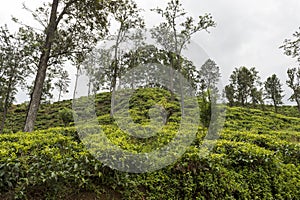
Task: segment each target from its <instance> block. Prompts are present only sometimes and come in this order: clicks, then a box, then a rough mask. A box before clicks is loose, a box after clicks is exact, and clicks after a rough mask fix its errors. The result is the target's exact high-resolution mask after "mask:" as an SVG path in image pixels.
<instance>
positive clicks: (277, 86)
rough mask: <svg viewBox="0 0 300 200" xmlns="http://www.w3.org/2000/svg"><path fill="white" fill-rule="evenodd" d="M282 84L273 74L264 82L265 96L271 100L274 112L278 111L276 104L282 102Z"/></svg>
mask: <svg viewBox="0 0 300 200" xmlns="http://www.w3.org/2000/svg"><path fill="white" fill-rule="evenodd" d="M281 87H282V85H281V83H280V80H279V78H277V76H276V75H275V74H273V75H272V76H270V77H269V78H268V79H267V81H266V82H265V90H266V98H268V99H271V100H272V101H273V104H274V107H275V112H278V108H277V107H278V105H280V104H282V98H283V95H282V92H283V90H282V89H281Z"/></svg>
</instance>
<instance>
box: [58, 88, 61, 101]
mask: <svg viewBox="0 0 300 200" xmlns="http://www.w3.org/2000/svg"><path fill="white" fill-rule="evenodd" d="M60 97H61V88H60V90H59V95H58V102H59V101H60Z"/></svg>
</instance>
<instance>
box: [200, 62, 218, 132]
mask: <svg viewBox="0 0 300 200" xmlns="http://www.w3.org/2000/svg"><path fill="white" fill-rule="evenodd" d="M220 77H221V74H220V70H219V67H218V66H217V64H216V63H215V61H213V60H211V59H208V60H207V61H206V62H205V63H204V64H203V65H202V66H201V68H200V69H199V71H198V79H199V80H200V81H199V92H198V93H199V94H200V96H201V97H202V98H201V99H202V101H201V103H200V110H201V120H202V124H203V125H204V126H205V127H209V124H210V121H211V114H212V113H211V112H212V110H211V109H212V104H215V103H216V101H217V98H218V82H219V79H220Z"/></svg>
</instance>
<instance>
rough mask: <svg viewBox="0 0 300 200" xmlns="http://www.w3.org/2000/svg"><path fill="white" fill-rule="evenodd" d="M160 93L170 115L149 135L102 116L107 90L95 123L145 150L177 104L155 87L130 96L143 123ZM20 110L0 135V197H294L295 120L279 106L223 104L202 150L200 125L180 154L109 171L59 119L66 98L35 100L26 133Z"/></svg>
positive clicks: (169, 132) (122, 143)
mask: <svg viewBox="0 0 300 200" xmlns="http://www.w3.org/2000/svg"><path fill="white" fill-rule="evenodd" d="M151 97H155V98H151ZM162 98H165V100H164V107H165V109H166V110H167V111H168V113H169V114H171V115H170V117H169V121H168V122H167V124H166V125H165V127H164V128H163V129H161V130H159V132H158V134H157V136H155V137H153V138H149V139H147V140H139V139H135V138H133V137H131V136H128V134H126V133H124V132H123V131H122V130H120V129H119V128H118V126H117V124H116V123H115V122H114V119H113V118H110V116H109V110H110V107H109V105H110V95H109V94H108V93H102V94H99V95H97V96H96V98H95V107H96V112H97V116H98V121H99V123H100V124H101V127H102V130H104V132H105V134H106V136H107V138H109V140H110V141H111V142H112V143H113V144H115V145H117V146H119V147H121V148H122V149H125V150H127V151H131V152H135V153H139V152H150V151H152V150H153V149H157V148H161V147H162V146H163V145H165V144H167V143H168V142H170V141H171V140H172V139H173V138H174V137H175V135H176V133H177V132H176V129H177V128H178V127H179V124H178V123H179V121H180V115H178V112H180V108H179V103H178V102H177V101H171V100H170V99H171V98H170V96H168V94H166V93H165V92H164V91H159V90H141V91H139V92H138V93H136V94H135V96H133V97H132V99H131V102H130V105H131V106H130V113H131V115H132V117H133V118H134V121H135V122H136V123H141V124H145V125H146V124H147V123H148V118H149V116H148V114H147V112H145V110H147V109H149V108H150V107H151V106H153V103H155V102H153V101H151V99H158V100H159V102H162ZM146 99H147V100H146ZM156 103H157V102H156ZM25 108H26V107H25V105H17V106H14V107H13V108H12V111H11V112H10V115H9V118H8V122H7V126H6V127H7V129H6V131H5V134H1V135H0V199H88V200H89V199H149V200H151V199H153V200H154V199H155V200H156V199H172V200H173V199H187V200H190V199H276V200H277V199H300V118H298V117H297V114H296V111H295V110H294V108H293V107H281V108H280V109H281V110H280V112H281V113H282V114H276V113H274V112H272V111H271V108H268V107H267V108H266V110H265V111H263V110H260V109H250V108H239V107H233V108H229V107H228V108H227V111H226V120H225V123H224V127H223V129H222V130H221V131H220V133H219V134H220V138H219V139H218V140H217V141H216V143H215V145H214V147H213V149H212V151H211V152H210V153H209V154H208V155H207V156H201V154H202V153H203V149H201V148H200V146H201V144H202V142H203V138H204V136H205V135H206V129H205V128H203V127H201V126H199V127H198V132H197V134H196V139H195V140H194V141H193V143H192V145H190V147H189V148H188V149H187V151H186V152H185V153H184V154H183V156H182V157H181V158H180V159H179V160H177V161H176V162H175V163H173V164H171V165H169V166H167V167H165V168H163V169H161V170H157V171H154V172H149V173H142V174H135V173H126V172H120V171H118V170H113V169H111V168H109V167H108V166H106V165H104V164H103V163H101V162H100V161H98V160H97V159H96V158H94V157H93V156H92V155H91V153H90V152H89V151H88V149H86V147H85V146H84V145H83V144H82V142H81V140H80V138H79V137H78V134H77V131H76V128H75V127H74V126H73V124H74V123H73V122H70V123H69V122H66V121H63V120H62V119H61V118H60V117H59V116H62V113H64V112H67V111H66V110H67V108H69V109H70V108H71V101H63V102H57V103H54V104H48V105H42V106H41V109H40V110H41V111H40V113H39V116H38V122H37V125H36V131H35V132H33V133H23V132H20V130H21V127H22V125H23V124H22V123H23V122H22V119H24V115H25ZM63 109H65V111H62V110H63ZM91 140H92V139H91ZM99 148H105V147H103V146H101V144H100V145H99Z"/></svg>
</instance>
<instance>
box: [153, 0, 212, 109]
mask: <svg viewBox="0 0 300 200" xmlns="http://www.w3.org/2000/svg"><path fill="white" fill-rule="evenodd" d="M152 11H154V12H156V13H157V14H159V15H161V16H162V17H163V22H161V23H160V24H159V25H158V26H155V27H154V28H153V29H152V31H151V32H152V37H153V38H154V39H155V40H156V42H157V43H158V44H160V45H161V46H162V48H163V49H164V50H166V51H171V52H174V55H173V57H172V60H171V68H170V72H169V73H170V74H169V75H170V88H171V90H172V89H173V81H174V80H173V78H174V72H173V70H177V71H179V72H182V63H181V62H180V57H181V56H182V51H183V49H185V48H186V47H187V44H189V43H190V41H191V38H192V36H193V35H194V34H195V33H197V32H200V31H203V30H206V31H207V30H208V29H209V28H211V27H214V26H215V25H216V24H215V22H214V21H213V19H212V17H211V15H210V14H205V15H202V16H199V17H198V19H197V20H195V19H193V18H192V17H188V16H186V14H187V13H186V11H185V10H184V8H183V6H182V4H181V3H180V1H179V0H171V1H169V2H168V5H167V7H166V8H164V9H162V8H155V9H152ZM180 85H182V80H180ZM183 103H184V100H183V94H181V104H182V112H183V108H184V105H183ZM183 114H184V113H183Z"/></svg>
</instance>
